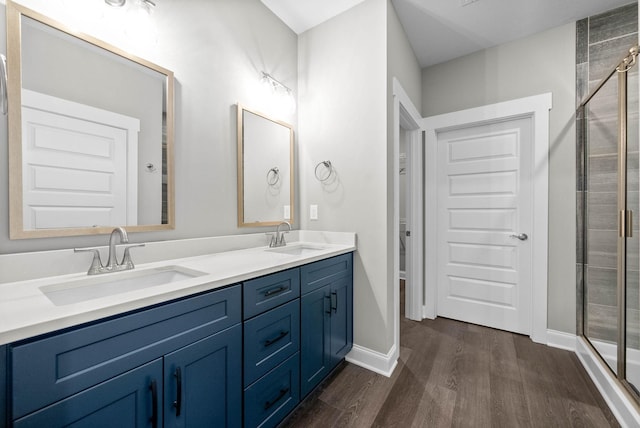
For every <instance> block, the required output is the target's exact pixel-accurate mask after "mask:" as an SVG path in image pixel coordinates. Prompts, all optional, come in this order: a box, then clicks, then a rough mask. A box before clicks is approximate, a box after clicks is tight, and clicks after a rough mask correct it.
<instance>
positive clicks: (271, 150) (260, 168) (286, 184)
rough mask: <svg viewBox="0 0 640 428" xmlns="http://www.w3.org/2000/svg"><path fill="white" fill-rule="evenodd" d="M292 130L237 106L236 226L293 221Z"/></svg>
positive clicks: (287, 126) (262, 115)
mask: <svg viewBox="0 0 640 428" xmlns="http://www.w3.org/2000/svg"><path fill="white" fill-rule="evenodd" d="M293 172H294V171H293V127H292V126H291V125H289V124H287V123H284V122H280V121H278V120H275V119H272V118H269V117H267V116H266V115H264V114H261V113H258V112H256V111H252V110H249V109H247V108H244V107H242V106H241V105H238V226H240V227H250V226H273V225H277V224H279V223H280V222H282V221H288V222H293V221H294V209H293V207H294V203H293V202H294V200H293V187H294V186H293V184H294V181H293Z"/></svg>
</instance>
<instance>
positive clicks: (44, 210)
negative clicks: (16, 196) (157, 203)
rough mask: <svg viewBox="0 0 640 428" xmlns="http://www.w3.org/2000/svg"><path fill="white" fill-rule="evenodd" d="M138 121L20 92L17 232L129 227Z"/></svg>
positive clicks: (134, 205) (134, 206) (134, 204)
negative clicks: (19, 219) (20, 225)
mask: <svg viewBox="0 0 640 428" xmlns="http://www.w3.org/2000/svg"><path fill="white" fill-rule="evenodd" d="M139 130H140V121H139V120H138V119H136V118H132V117H129V116H124V115H121V114H118V113H114V112H110V111H107V110H102V109H98V108H95V107H91V106H88V105H85V104H80V103H76V102H72V101H69V100H64V99H61V98H57V97H53V96H50V95H46V94H42V93H39V92H34V91H30V90H27V89H23V90H22V140H23V144H22V189H23V204H22V218H23V227H24V229H25V230H36V229H60V228H75V227H94V226H113V225H123V226H124V225H129V226H130V225H136V224H137V223H138V221H137V217H138V167H137V163H138V132H139Z"/></svg>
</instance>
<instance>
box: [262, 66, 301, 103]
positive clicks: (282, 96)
mask: <svg viewBox="0 0 640 428" xmlns="http://www.w3.org/2000/svg"><path fill="white" fill-rule="evenodd" d="M262 82H263V83H264V84H265V85H267V86H268V87H269V90H270V91H271V93H272V94H273V95H274V96H275V97H276V103H277V104H278V107H279V108H281V109H282V110H283V111H285V112H287V113H293V112H295V111H296V99H295V97H294V96H293V91H292V90H291V88H289V87H288V86H285V85H284V84H283V83H282V82H280V81H279V80H277V79H275V78H274V77H273V76H271V75H270V74H269V73H266V72H264V71H263V72H262Z"/></svg>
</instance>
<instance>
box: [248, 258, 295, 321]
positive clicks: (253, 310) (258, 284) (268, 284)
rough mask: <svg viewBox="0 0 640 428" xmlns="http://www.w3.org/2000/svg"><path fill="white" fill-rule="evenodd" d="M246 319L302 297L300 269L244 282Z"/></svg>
mask: <svg viewBox="0 0 640 428" xmlns="http://www.w3.org/2000/svg"><path fill="white" fill-rule="evenodd" d="M243 286H244V288H243V291H244V319H249V318H251V317H254V316H256V315H258V314H261V313H263V312H265V311H268V310H269V309H272V308H275V307H276V306H280V305H281V304H283V303H287V302H288V301H290V300H293V299H295V298H297V297H300V269H298V268H295V269H289V270H285V271H284V272H278V273H274V274H272V275H267V276H263V277H262V278H257V279H252V280H250V281H246V282H245V283H244V285H243Z"/></svg>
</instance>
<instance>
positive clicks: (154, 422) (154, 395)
mask: <svg viewBox="0 0 640 428" xmlns="http://www.w3.org/2000/svg"><path fill="white" fill-rule="evenodd" d="M149 389H150V390H151V401H152V404H151V408H152V411H151V427H152V428H158V384H157V383H156V381H155V380H152V381H151V385H150V386H149Z"/></svg>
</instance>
